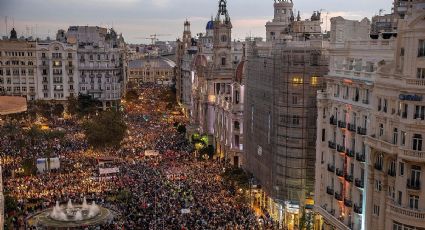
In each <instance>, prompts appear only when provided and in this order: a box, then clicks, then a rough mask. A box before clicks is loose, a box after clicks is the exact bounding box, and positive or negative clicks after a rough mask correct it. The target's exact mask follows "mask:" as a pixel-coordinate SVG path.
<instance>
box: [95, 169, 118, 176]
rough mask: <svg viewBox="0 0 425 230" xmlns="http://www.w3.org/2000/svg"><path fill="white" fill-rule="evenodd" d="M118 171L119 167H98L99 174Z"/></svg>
mask: <svg viewBox="0 0 425 230" xmlns="http://www.w3.org/2000/svg"><path fill="white" fill-rule="evenodd" d="M119 172H120V169H119V168H99V174H100V175H106V174H115V173H119Z"/></svg>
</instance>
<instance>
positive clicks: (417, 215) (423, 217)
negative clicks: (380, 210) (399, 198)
mask: <svg viewBox="0 0 425 230" xmlns="http://www.w3.org/2000/svg"><path fill="white" fill-rule="evenodd" d="M388 205H389V207H390V211H391V212H392V213H395V214H398V215H401V216H405V217H408V218H413V219H416V220H418V221H425V212H424V211H418V210H411V209H407V208H403V207H400V206H398V205H396V204H394V203H392V202H388Z"/></svg>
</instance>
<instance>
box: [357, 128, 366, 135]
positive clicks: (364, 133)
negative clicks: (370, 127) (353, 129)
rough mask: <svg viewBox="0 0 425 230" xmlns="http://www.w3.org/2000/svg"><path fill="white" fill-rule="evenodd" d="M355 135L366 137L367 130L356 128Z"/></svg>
mask: <svg viewBox="0 0 425 230" xmlns="http://www.w3.org/2000/svg"><path fill="white" fill-rule="evenodd" d="M357 133H358V134H360V135H366V133H367V129H366V128H362V127H357Z"/></svg>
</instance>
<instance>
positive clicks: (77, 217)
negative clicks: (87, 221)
mask: <svg viewBox="0 0 425 230" xmlns="http://www.w3.org/2000/svg"><path fill="white" fill-rule="evenodd" d="M74 219H75V220H76V221H81V220H83V213H82V212H81V210H78V211H77V212H76V213H75V217H74Z"/></svg>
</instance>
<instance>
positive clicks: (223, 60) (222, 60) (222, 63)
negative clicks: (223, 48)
mask: <svg viewBox="0 0 425 230" xmlns="http://www.w3.org/2000/svg"><path fill="white" fill-rule="evenodd" d="M221 65H226V58H225V57H222V58H221Z"/></svg>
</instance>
